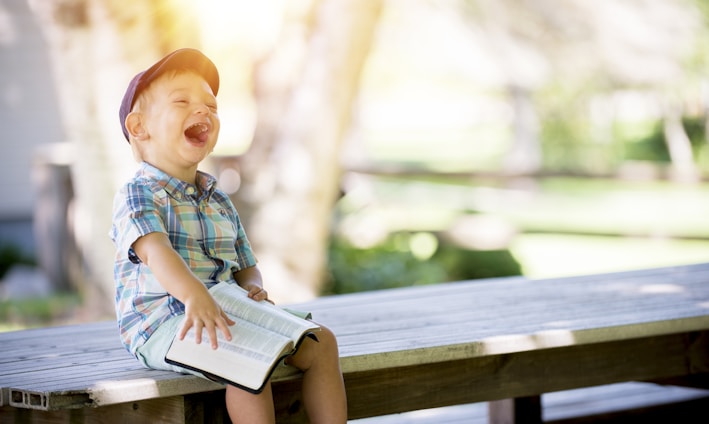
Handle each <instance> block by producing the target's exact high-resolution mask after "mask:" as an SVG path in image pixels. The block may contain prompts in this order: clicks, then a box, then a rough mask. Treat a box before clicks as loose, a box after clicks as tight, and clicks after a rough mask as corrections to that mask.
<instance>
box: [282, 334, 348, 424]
mask: <svg viewBox="0 0 709 424" xmlns="http://www.w3.org/2000/svg"><path fill="white" fill-rule="evenodd" d="M317 337H318V340H319V342H316V341H314V340H311V339H309V338H306V339H305V341H304V342H303V344H302V345H301V346H300V349H298V352H297V353H296V354H295V355H293V356H292V357H289V358H288V359H287V360H286V363H287V364H288V365H293V366H294V367H296V368H299V369H300V370H302V371H303V372H304V375H303V402H304V403H305V409H306V411H307V412H308V418H310V422H311V423H313V424H320V423H325V424H337V423H343V424H344V423H346V422H347V397H346V395H345V384H344V382H343V380H342V371H340V355H339V352H338V349H337V340H336V339H335V335H334V334H333V333H332V331H330V330H329V329H328V328H325V327H322V331H320V332H318V333H317Z"/></svg>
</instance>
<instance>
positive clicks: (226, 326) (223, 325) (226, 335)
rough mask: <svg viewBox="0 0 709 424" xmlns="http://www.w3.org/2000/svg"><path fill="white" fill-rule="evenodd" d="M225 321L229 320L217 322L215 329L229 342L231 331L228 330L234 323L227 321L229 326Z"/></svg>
mask: <svg viewBox="0 0 709 424" xmlns="http://www.w3.org/2000/svg"><path fill="white" fill-rule="evenodd" d="M227 320H229V318H227V319H221V320H218V321H217V328H218V329H219V331H221V332H222V334H224V338H226V339H227V340H231V330H229V326H230V325H234V324H235V323H234V321H231V320H229V321H231V324H229V321H227Z"/></svg>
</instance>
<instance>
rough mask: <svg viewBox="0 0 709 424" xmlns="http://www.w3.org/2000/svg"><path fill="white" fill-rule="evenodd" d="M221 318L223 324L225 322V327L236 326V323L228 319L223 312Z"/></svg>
mask: <svg viewBox="0 0 709 424" xmlns="http://www.w3.org/2000/svg"><path fill="white" fill-rule="evenodd" d="M222 318H224V322H226V325H227V326H231V325H234V324H236V321H234V320H233V319H231V318H230V317H229V315H227V314H226V312H224V311H222Z"/></svg>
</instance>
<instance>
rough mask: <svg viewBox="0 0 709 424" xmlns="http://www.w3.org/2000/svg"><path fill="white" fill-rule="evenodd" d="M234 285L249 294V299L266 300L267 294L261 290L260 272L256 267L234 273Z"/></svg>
mask: <svg viewBox="0 0 709 424" xmlns="http://www.w3.org/2000/svg"><path fill="white" fill-rule="evenodd" d="M234 279H235V280H236V283H237V284H239V286H241V288H243V289H244V290H246V291H247V292H249V297H250V298H252V299H254V300H257V301H258V300H268V293H267V292H266V290H264V289H263V279H262V278H261V271H260V270H259V269H258V267H257V266H256V265H254V266H250V267H248V268H244V269H241V270H239V271H236V272H235V273H234Z"/></svg>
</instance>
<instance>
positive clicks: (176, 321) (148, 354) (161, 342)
mask: <svg viewBox="0 0 709 424" xmlns="http://www.w3.org/2000/svg"><path fill="white" fill-rule="evenodd" d="M183 318H184V315H178V316H175V317H172V318H170V319H169V320H167V321H165V322H164V323H162V324H161V325H160V326H159V327H158V329H157V330H155V331H154V332H153V334H152V335H151V336H150V338H148V340H147V341H146V342H145V343H144V344H143V345H142V346H141V347H139V348H138V350H137V351H136V353H135V356H136V357H137V358H138V361H140V363H141V364H143V366H144V367H146V368H151V369H154V370H164V371H175V372H179V373H182V374H192V375H196V376H198V377H203V378H206V377H204V375H202V373H200V372H198V371H194V370H190V369H187V368H182V367H178V366H177V365H172V364H168V363H167V362H165V355H166V354H167V350H168V349H169V348H170V345H171V344H172V339H174V338H175V334H177V332H178V331H180V327H181V326H182V319H183Z"/></svg>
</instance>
